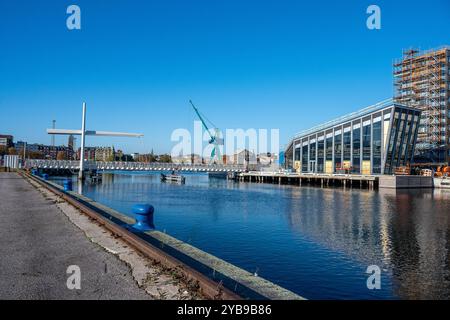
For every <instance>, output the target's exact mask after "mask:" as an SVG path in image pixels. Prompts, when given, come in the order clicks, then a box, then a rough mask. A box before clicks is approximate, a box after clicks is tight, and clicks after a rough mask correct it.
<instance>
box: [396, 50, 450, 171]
mask: <svg viewBox="0 0 450 320" xmlns="http://www.w3.org/2000/svg"><path fill="white" fill-rule="evenodd" d="M449 65H450V46H443V47H440V48H437V49H432V50H427V51H420V50H416V49H409V50H405V51H404V52H403V57H402V58H401V59H399V60H396V61H395V62H394V70H393V73H394V87H395V95H394V100H395V102H397V103H400V104H404V105H408V106H410V107H414V108H417V109H419V110H421V111H422V112H421V119H420V125H419V131H418V136H417V142H416V154H415V156H414V161H415V162H416V163H417V162H422V163H430V164H435V165H440V164H447V163H448V162H449V161H450V68H449Z"/></svg>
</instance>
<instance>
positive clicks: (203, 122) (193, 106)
mask: <svg viewBox="0 0 450 320" xmlns="http://www.w3.org/2000/svg"><path fill="white" fill-rule="evenodd" d="M189 103H190V104H191V105H192V108H194V111H195V113H196V114H197V116H198V118H199V119H200V121H201V122H202V124H203V126H204V127H205V130H206V131H207V132H208V134H209V136H210V137H211V142H210V143H212V142H214V140H216V138H215V137H214V136H213V135H212V134H211V132H210V131H209V128H208V126H207V125H206V122H205V120H203V118H202V116H201V115H200V112H199V111H198V109H197V108H196V107H195V105H194V103H193V102H192V100H189Z"/></svg>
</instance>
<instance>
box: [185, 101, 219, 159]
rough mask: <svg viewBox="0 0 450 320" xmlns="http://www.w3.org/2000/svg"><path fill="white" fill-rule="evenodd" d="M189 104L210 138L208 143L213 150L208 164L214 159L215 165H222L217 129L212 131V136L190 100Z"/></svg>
mask: <svg viewBox="0 0 450 320" xmlns="http://www.w3.org/2000/svg"><path fill="white" fill-rule="evenodd" d="M189 103H190V104H191V106H192V108H193V109H194V111H195V113H196V115H197V117H198V118H199V119H200V122H201V123H202V125H203V127H204V128H205V130H206V131H207V132H208V134H209V136H210V138H211V139H210V140H209V142H208V143H209V144H212V145H213V149H212V151H211V155H210V159H209V162H210V163H212V162H214V159H215V158H216V159H217V163H222V157H221V154H220V148H219V143H220V144H223V142H222V140H221V139H220V138H219V134H220V131H219V129H217V128H215V129H214V131H215V132H214V135H212V133H211V131H210V130H209V128H208V125H207V124H206V121H205V120H204V119H203V117H202V116H201V114H200V112H199V111H198V109H197V107H196V106H195V105H194V103H193V102H192V100H189Z"/></svg>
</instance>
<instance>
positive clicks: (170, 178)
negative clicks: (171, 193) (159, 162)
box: [161, 173, 186, 184]
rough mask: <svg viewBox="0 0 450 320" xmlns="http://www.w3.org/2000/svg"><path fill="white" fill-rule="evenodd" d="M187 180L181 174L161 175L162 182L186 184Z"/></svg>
mask: <svg viewBox="0 0 450 320" xmlns="http://www.w3.org/2000/svg"><path fill="white" fill-rule="evenodd" d="M185 181H186V178H185V177H183V176H182V175H179V174H164V173H161V182H174V183H179V184H184V183H185Z"/></svg>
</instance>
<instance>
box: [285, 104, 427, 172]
mask: <svg viewBox="0 0 450 320" xmlns="http://www.w3.org/2000/svg"><path fill="white" fill-rule="evenodd" d="M419 119H420V110H418V109H415V108H411V107H409V106H405V105H401V104H398V103H394V102H393V101H392V99H389V100H386V101H382V102H380V103H377V104H375V105H372V106H369V107H367V108H364V109H361V110H359V111H356V112H353V113H350V114H348V115H345V116H342V117H340V118H337V119H335V120H332V121H328V122H325V123H323V124H321V125H318V126H316V127H313V128H311V129H308V130H305V131H302V132H300V133H298V134H297V135H295V136H294V137H293V138H292V139H291V141H290V142H289V144H288V145H287V147H286V149H285V152H284V154H285V155H284V157H285V166H286V167H287V168H288V169H293V170H295V171H296V172H298V173H325V174H341V173H345V174H364V175H380V174H393V173H395V172H396V171H397V169H399V168H401V167H405V166H408V165H409V164H410V163H411V162H412V160H413V155H414V147H415V143H414V142H415V141H416V137H417V131H418V123H419Z"/></svg>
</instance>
